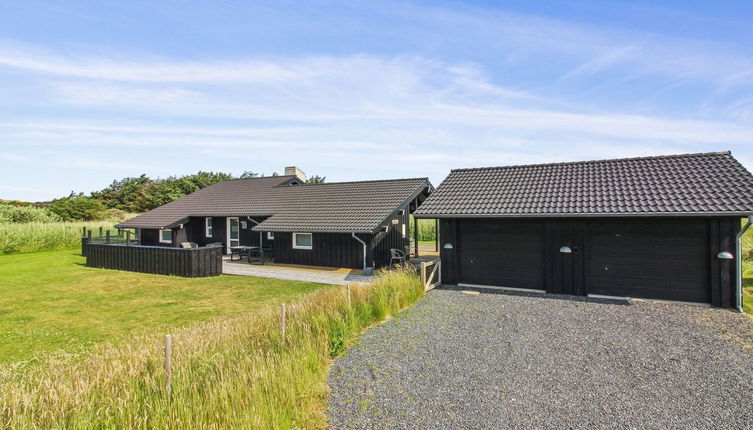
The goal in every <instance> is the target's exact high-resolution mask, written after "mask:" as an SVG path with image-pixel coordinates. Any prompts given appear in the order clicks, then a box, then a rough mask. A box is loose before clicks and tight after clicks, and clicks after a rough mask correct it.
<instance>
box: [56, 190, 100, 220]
mask: <svg viewBox="0 0 753 430" xmlns="http://www.w3.org/2000/svg"><path fill="white" fill-rule="evenodd" d="M50 211H51V212H52V213H54V214H56V215H57V216H59V217H60V219H62V220H63V221H99V220H102V219H105V217H106V216H107V212H106V210H105V205H103V204H102V202H100V201H99V200H95V199H93V198H91V197H86V196H76V197H65V198H62V199H56V200H53V201H52V203H50Z"/></svg>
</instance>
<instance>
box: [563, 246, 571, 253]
mask: <svg viewBox="0 0 753 430" xmlns="http://www.w3.org/2000/svg"><path fill="white" fill-rule="evenodd" d="M560 252H561V253H563V254H572V253H573V250H572V249H570V247H569V246H563V247H562V248H560Z"/></svg>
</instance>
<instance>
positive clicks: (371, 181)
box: [298, 177, 429, 187]
mask: <svg viewBox="0 0 753 430" xmlns="http://www.w3.org/2000/svg"><path fill="white" fill-rule="evenodd" d="M418 180H420V181H428V180H429V178H428V177H416V178H393V179H366V180H361V181H342V182H324V183H321V184H306V183H304V184H301V185H298V186H299V187H315V186H325V185H342V184H372V183H375V182H398V181H418Z"/></svg>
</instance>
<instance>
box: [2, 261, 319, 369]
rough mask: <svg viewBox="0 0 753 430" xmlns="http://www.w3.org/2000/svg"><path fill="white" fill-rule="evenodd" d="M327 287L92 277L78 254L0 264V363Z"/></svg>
mask: <svg viewBox="0 0 753 430" xmlns="http://www.w3.org/2000/svg"><path fill="white" fill-rule="evenodd" d="M324 287H326V286H323V285H320V284H312V283H302V282H291V281H282V280H276V279H263V278H248V277H240V276H218V277H213V278H196V279H187V278H179V277H173V276H160V275H147V274H142V273H131V272H119V271H114V270H104V269H92V268H88V267H85V266H84V258H83V257H81V256H79V255H78V251H75V250H69V251H52V252H38V253H33V254H19V255H5V256H0V345H2V348H0V363H9V362H15V361H22V360H29V359H32V358H34V357H35V356H39V357H41V356H42V355H44V354H45V353H48V352H50V351H54V350H59V349H62V350H65V351H69V352H77V351H80V350H82V349H86V348H87V347H88V346H90V345H92V344H95V343H98V342H102V341H111V340H117V339H119V338H121V337H122V336H124V335H127V334H130V333H135V332H143V331H147V332H156V333H167V332H169V331H170V330H171V329H173V328H176V327H181V326H186V325H188V324H190V323H193V322H196V321H202V320H207V319H210V318H213V317H217V316H227V315H238V314H241V313H246V312H249V311H253V310H255V309H257V308H259V307H261V306H262V305H265V304H269V303H279V302H282V301H286V300H290V299H291V298H292V297H293V296H296V295H299V294H302V293H308V292H311V291H314V290H317V289H321V288H324Z"/></svg>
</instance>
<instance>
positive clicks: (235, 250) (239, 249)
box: [230, 246, 259, 261]
mask: <svg viewBox="0 0 753 430" xmlns="http://www.w3.org/2000/svg"><path fill="white" fill-rule="evenodd" d="M253 249H259V247H258V246H231V247H230V261H233V260H235V259H234V258H233V257H234V256H236V255H237V256H238V258H239V259H240V260H243V255H245V254H249V253H250V251H251V250H253Z"/></svg>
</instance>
